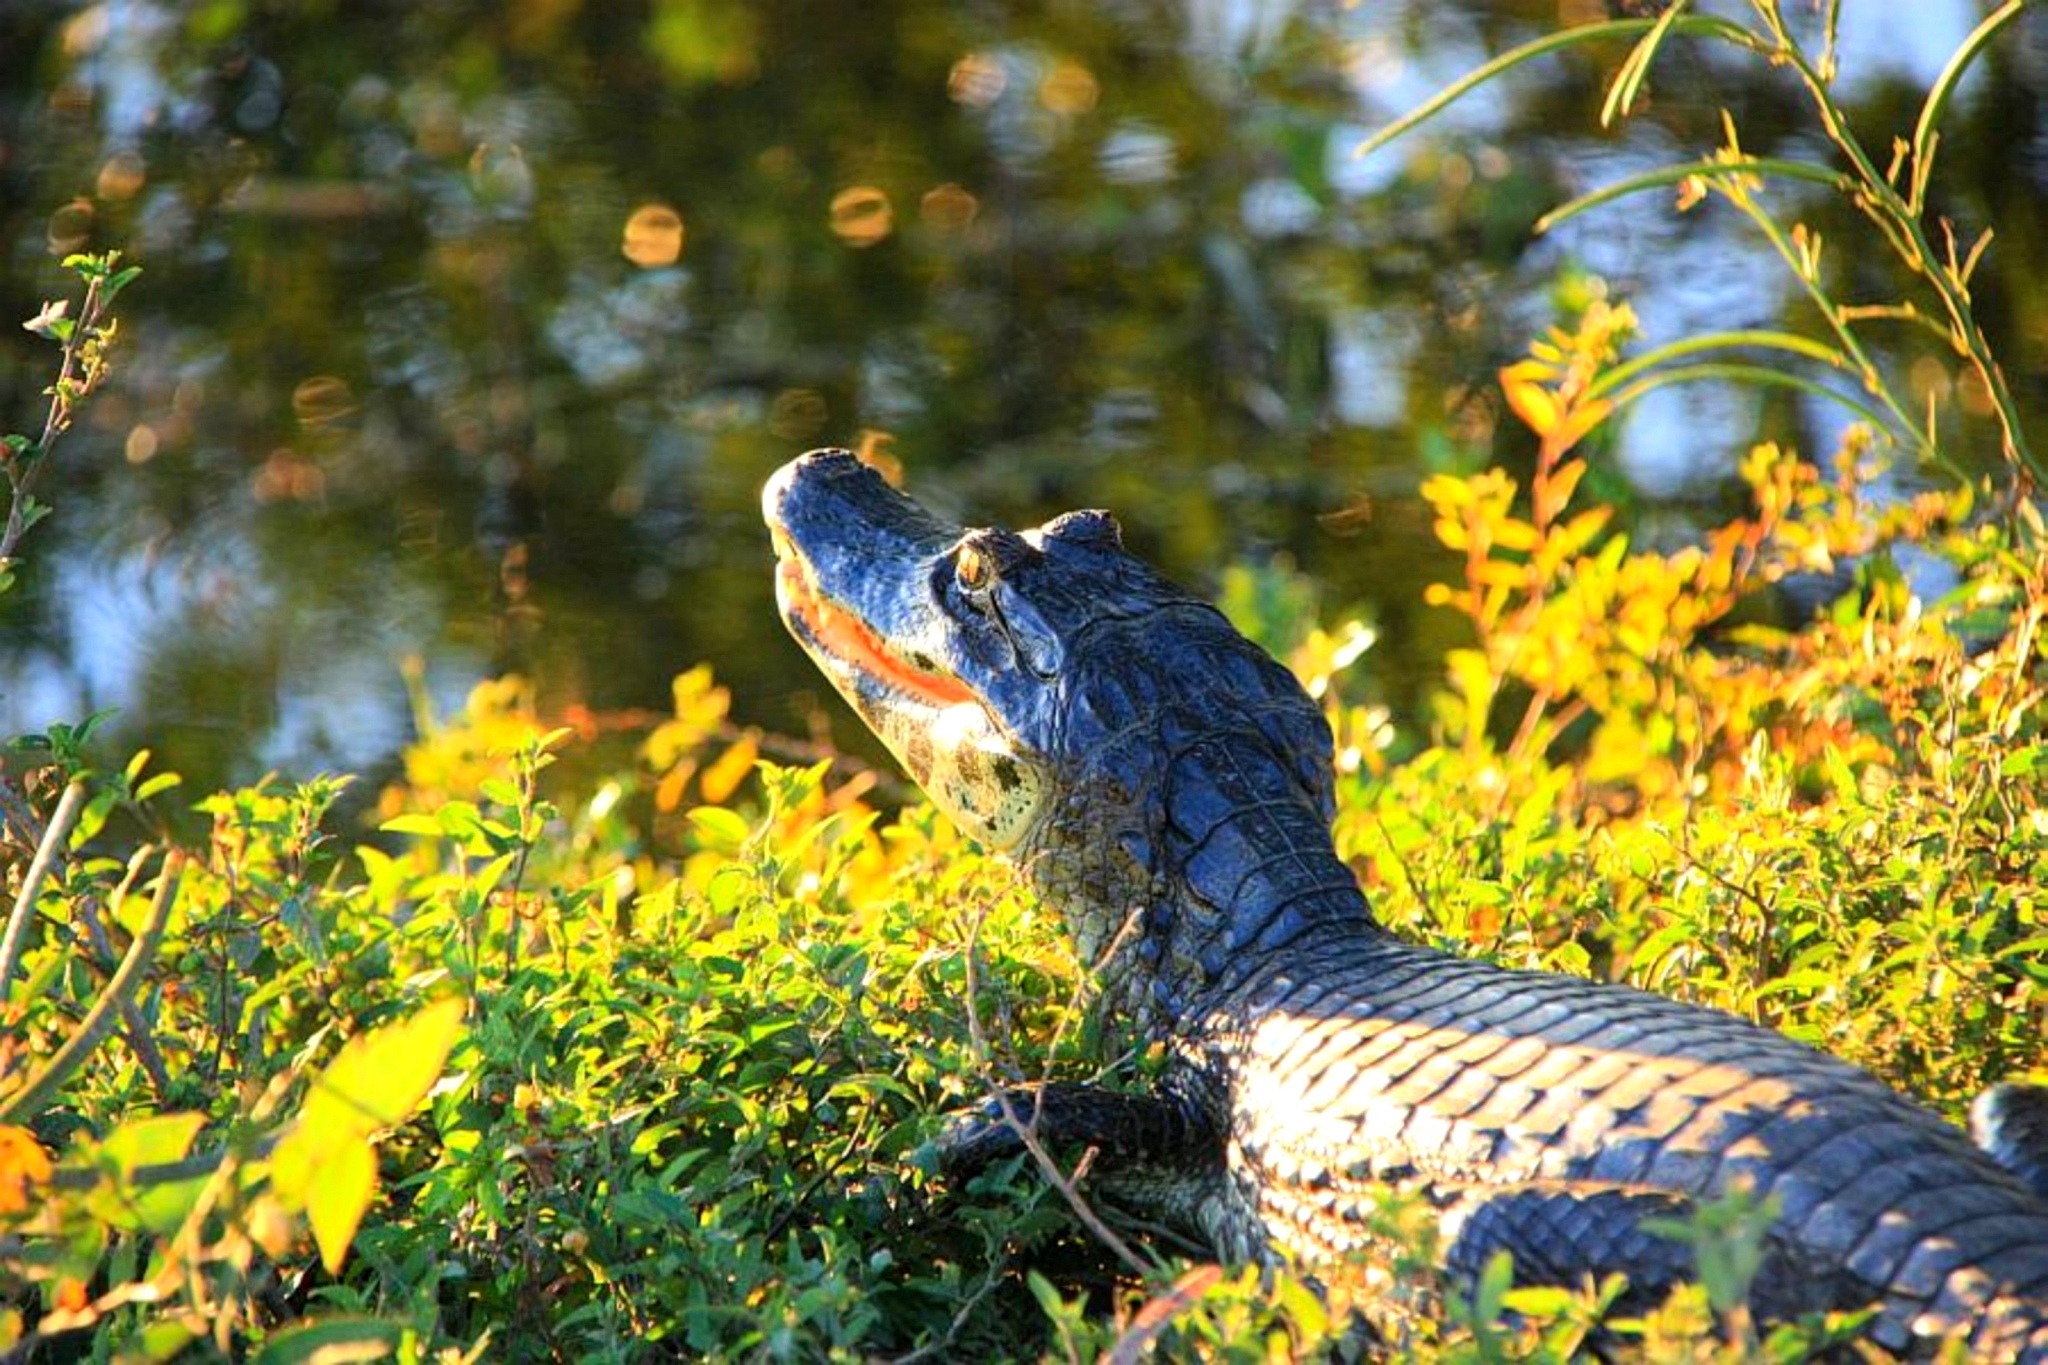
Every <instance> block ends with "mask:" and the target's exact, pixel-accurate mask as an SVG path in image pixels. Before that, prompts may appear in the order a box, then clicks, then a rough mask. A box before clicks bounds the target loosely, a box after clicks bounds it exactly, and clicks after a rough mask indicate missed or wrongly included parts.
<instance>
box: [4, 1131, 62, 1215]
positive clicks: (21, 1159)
mask: <svg viewBox="0 0 2048 1365" xmlns="http://www.w3.org/2000/svg"><path fill="white" fill-rule="evenodd" d="M49 1179H50V1157H49V1154H48V1153H46V1152H45V1151H43V1145H42V1144H41V1143H39V1142H37V1141H36V1139H35V1134H33V1133H31V1132H29V1131H28V1129H26V1128H13V1127H5V1128H0V1214H9V1213H26V1212H28V1210H29V1205H30V1197H31V1193H30V1192H31V1190H32V1189H33V1187H35V1186H38V1185H42V1184H45V1183H47V1182H48V1181H49ZM38 1202H40V1201H38Z"/></svg>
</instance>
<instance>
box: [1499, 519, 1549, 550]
mask: <svg viewBox="0 0 2048 1365" xmlns="http://www.w3.org/2000/svg"><path fill="white" fill-rule="evenodd" d="M1537 539H1538V537H1537V535H1536V528H1535V527H1534V526H1531V525H1530V524H1529V523H1528V522H1526V521H1523V520H1522V519H1521V518H1520V517H1502V518H1501V519H1500V520H1499V521H1497V522H1495V523H1494V526H1493V543H1494V544H1496V545H1498V546H1500V547H1501V548H1502V549H1503V550H1522V551H1528V550H1533V549H1535V548H1536V541H1537Z"/></svg>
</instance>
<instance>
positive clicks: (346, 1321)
mask: <svg viewBox="0 0 2048 1365" xmlns="http://www.w3.org/2000/svg"><path fill="white" fill-rule="evenodd" d="M405 1332H406V1327H405V1324H403V1323H399V1322H392V1321H390V1320H388V1319H385V1318H371V1317H335V1318H319V1319H315V1320H314V1321H311V1322H302V1323H300V1324H298V1325H297V1326H295V1327H287V1328H286V1329H285V1330H284V1331H282V1332H279V1333H277V1334H276V1335H275V1336H273V1337H271V1338H270V1340H268V1341H266V1342H264V1343H263V1349H262V1350H260V1351H258V1352H257V1353H256V1354H255V1355H254V1356H252V1357H250V1361H251V1365H315V1363H316V1362H317V1365H346V1363H347V1362H350V1361H359V1360H384V1359H387V1358H389V1357H390V1355H391V1353H392V1352H393V1351H395V1350H397V1349H398V1345H399V1343H400V1342H401V1341H402V1340H403V1339H404V1337H405Z"/></svg>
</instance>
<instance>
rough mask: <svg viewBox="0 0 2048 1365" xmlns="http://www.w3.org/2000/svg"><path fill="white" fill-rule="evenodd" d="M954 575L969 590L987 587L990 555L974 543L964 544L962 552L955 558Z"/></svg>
mask: <svg viewBox="0 0 2048 1365" xmlns="http://www.w3.org/2000/svg"><path fill="white" fill-rule="evenodd" d="M953 576H954V577H956V578H958V579H959V580H960V586H961V587H963V588H966V589H967V590H968V591H969V592H974V591H977V590H979V589H981V588H985V587H987V586H988V581H989V578H990V571H989V562H988V556H987V555H985V554H983V553H982V552H981V551H980V550H977V549H975V548H974V547H973V546H972V545H962V546H961V547H960V553H959V554H958V555H956V556H954V559H953Z"/></svg>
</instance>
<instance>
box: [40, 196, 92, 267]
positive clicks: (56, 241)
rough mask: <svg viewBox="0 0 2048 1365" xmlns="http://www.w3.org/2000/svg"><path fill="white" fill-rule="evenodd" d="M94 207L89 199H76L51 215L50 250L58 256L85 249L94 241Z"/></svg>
mask: <svg viewBox="0 0 2048 1365" xmlns="http://www.w3.org/2000/svg"><path fill="white" fill-rule="evenodd" d="M92 222H93V208H92V201H91V200H88V199H74V200H72V201H71V202H70V203H68V204H66V205H65V206H64V207H63V208H60V209H58V210H57V211H56V212H55V213H53V214H51V215H50V250H51V252H52V253H53V254H55V255H58V256H69V255H70V254H71V253H72V252H74V251H83V250H85V248H86V245H87V244H88V243H89V242H91V241H92Z"/></svg>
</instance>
